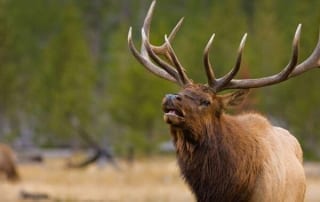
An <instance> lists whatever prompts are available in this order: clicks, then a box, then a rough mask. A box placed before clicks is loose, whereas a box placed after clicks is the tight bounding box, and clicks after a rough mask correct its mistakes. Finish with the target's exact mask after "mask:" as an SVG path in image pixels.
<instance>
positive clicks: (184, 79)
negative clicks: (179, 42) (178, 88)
mask: <svg viewBox="0 0 320 202" xmlns="http://www.w3.org/2000/svg"><path fill="white" fill-rule="evenodd" d="M164 38H165V42H166V44H167V47H168V53H169V55H170V58H171V59H172V62H173V64H174V66H175V67H176V69H177V71H178V73H179V78H180V79H181V81H182V83H183V85H186V84H190V83H192V82H191V80H190V79H189V78H188V76H187V74H186V73H185V69H184V68H183V67H182V65H181V63H180V61H179V60H178V57H177V56H176V54H175V52H174V50H173V48H172V46H171V44H170V41H169V39H168V37H167V35H165V36H164Z"/></svg>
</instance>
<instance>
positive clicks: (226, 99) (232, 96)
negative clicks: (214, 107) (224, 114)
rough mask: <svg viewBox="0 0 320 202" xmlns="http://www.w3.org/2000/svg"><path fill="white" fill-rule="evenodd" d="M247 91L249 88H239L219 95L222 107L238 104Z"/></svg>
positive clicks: (243, 98) (244, 97)
mask: <svg viewBox="0 0 320 202" xmlns="http://www.w3.org/2000/svg"><path fill="white" fill-rule="evenodd" d="M249 92H250V90H249V89H241V90H237V91H235V92H232V93H228V94H225V95H221V96H220V98H221V103H222V106H223V108H228V107H234V106H237V105H240V104H241V103H242V102H243V101H244V100H245V99H246V97H247V95H248V94H249Z"/></svg>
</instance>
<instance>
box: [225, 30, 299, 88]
mask: <svg viewBox="0 0 320 202" xmlns="http://www.w3.org/2000/svg"><path fill="white" fill-rule="evenodd" d="M300 34H301V24H299V25H298V27H297V30H296V33H295V36H294V39H293V43H292V56H291V58H290V61H289V63H288V65H287V66H286V67H285V68H284V69H283V70H282V71H281V72H279V73H278V74H275V75H272V76H268V77H262V78H257V79H243V80H237V79H232V80H231V81H230V82H229V83H228V84H226V85H225V86H223V87H222V88H221V89H219V90H225V89H246V88H259V87H263V86H268V85H273V84H276V83H280V82H282V81H285V80H287V79H288V78H290V74H291V73H292V72H293V70H294V69H295V67H296V65H297V61H298V52H299V40H300Z"/></svg>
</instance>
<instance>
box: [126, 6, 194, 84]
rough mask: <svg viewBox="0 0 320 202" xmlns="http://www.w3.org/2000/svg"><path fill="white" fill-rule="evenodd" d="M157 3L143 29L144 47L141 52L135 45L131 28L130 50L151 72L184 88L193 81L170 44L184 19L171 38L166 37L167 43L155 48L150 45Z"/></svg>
mask: <svg viewBox="0 0 320 202" xmlns="http://www.w3.org/2000/svg"><path fill="white" fill-rule="evenodd" d="M155 3H156V1H153V2H152V4H151V6H150V8H149V11H148V13H147V16H146V18H145V20H144V23H143V27H142V29H141V37H142V45H141V50H140V52H139V51H138V50H137V49H136V48H135V46H134V44H133V41H132V33H131V32H132V31H131V27H130V29H129V33H128V44H129V48H130V50H131V52H132V53H133V55H134V56H135V57H136V59H137V60H138V61H139V62H140V63H141V64H142V65H144V66H145V67H146V68H147V69H148V70H149V71H151V72H152V73H154V74H155V75H157V76H160V77H162V78H164V79H167V80H169V81H172V82H175V83H177V84H179V85H180V86H184V85H186V84H189V83H191V80H190V79H189V78H188V76H187V75H186V73H185V69H184V68H183V66H182V65H181V63H180V62H179V60H178V58H177V56H176V54H175V53H174V51H173V49H172V47H171V44H170V42H171V41H172V40H173V39H174V37H175V35H176V33H177V31H178V30H179V28H180V26H181V24H182V22H183V18H181V19H180V20H179V22H178V23H177V25H176V26H175V27H174V28H173V30H172V31H171V33H170V35H169V37H167V36H165V42H164V43H163V44H162V45H160V46H155V45H152V44H150V42H149V32H150V24H151V20H152V15H153V11H154V7H155ZM158 55H163V56H164V57H165V58H166V59H167V61H168V62H169V63H168V62H166V61H164V60H162V59H161V58H160V57H159V56H158ZM153 62H154V63H156V64H154V63H153Z"/></svg>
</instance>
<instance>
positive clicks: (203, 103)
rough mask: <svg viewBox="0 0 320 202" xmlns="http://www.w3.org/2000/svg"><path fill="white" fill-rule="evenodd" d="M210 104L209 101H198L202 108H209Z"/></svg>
mask: <svg viewBox="0 0 320 202" xmlns="http://www.w3.org/2000/svg"><path fill="white" fill-rule="evenodd" d="M210 104H211V103H210V101H209V100H200V105H202V106H209V105H210Z"/></svg>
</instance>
